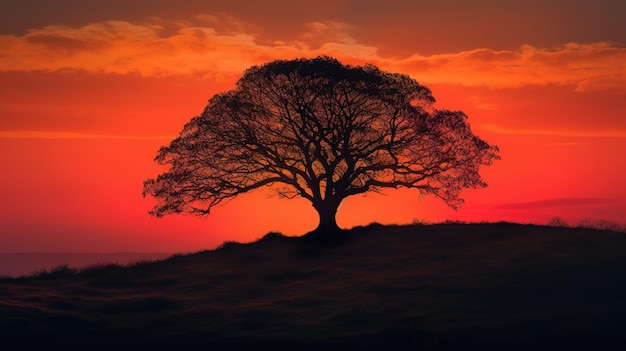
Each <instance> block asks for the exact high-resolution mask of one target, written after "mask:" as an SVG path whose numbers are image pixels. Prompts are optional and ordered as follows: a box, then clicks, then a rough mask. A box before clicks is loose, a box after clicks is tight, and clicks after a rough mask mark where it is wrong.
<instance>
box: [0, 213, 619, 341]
mask: <svg viewBox="0 0 626 351" xmlns="http://www.w3.org/2000/svg"><path fill="white" fill-rule="evenodd" d="M344 235H345V237H346V239H345V240H343V241H337V242H329V243H323V244H321V243H319V242H315V241H310V240H309V241H307V240H305V239H303V238H281V237H277V236H268V237H266V238H265V239H263V240H261V241H259V242H257V243H254V244H247V245H240V244H230V245H226V246H225V247H224V248H222V249H219V250H217V251H207V252H201V253H197V254H194V255H188V256H177V257H173V258H171V259H168V260H165V261H160V262H154V263H144V264H139V265H135V266H131V267H119V266H105V267H94V268H91V269H88V270H85V271H83V272H81V273H78V274H76V273H75V272H72V271H70V270H64V269H58V270H56V271H55V272H53V273H50V274H47V275H40V276H38V277H30V278H21V279H2V280H0V340H1V341H0V342H1V343H2V345H0V349H18V348H19V349H24V348H25V347H32V346H41V347H45V348H46V349H55V347H58V346H62V347H63V348H64V349H65V350H67V349H81V350H83V349H84V350H88V349H109V348H112V347H113V348H117V349H134V350H137V349H146V350H147V349H150V348H152V349H192V348H196V347H201V348H202V349H226V348H229V349H233V348H237V349H265V348H267V347H271V348H272V349H274V350H277V349H293V350H318V349H322V350H329V349H350V350H358V349H387V350H444V349H445V350H447V349H477V348H481V349H494V350H512V349H519V350H527V349H533V350H537V349H540V350H547V349H550V350H552V349H555V350H560V349H563V350H564V349H598V350H599V349H602V350H607V349H616V350H622V349H626V348H624V347H625V346H626V329H625V327H626V234H625V233H615V232H610V231H597V230H591V229H567V228H550V227H539V226H525V225H515V224H506V223H502V224H475V225H474V224H471V225H469V224H468V225H463V224H450V225H432V226H409V227H382V226H370V227H367V228H358V229H354V230H352V231H349V232H347V233H345V234H344Z"/></svg>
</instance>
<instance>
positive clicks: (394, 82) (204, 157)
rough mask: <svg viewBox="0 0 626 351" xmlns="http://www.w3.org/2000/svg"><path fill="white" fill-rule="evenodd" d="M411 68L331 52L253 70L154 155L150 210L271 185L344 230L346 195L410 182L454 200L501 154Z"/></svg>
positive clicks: (199, 209) (199, 211) (204, 205)
mask: <svg viewBox="0 0 626 351" xmlns="http://www.w3.org/2000/svg"><path fill="white" fill-rule="evenodd" d="M434 101H435V99H434V98H433V96H432V95H431V91H430V90H429V89H428V88H427V87H425V86H423V85H420V84H419V83H418V82H417V81H415V80H414V79H412V78H410V77H409V76H407V75H403V74H398V73H389V72H384V71H381V70H380V69H378V68H377V67H375V66H373V65H364V66H350V65H343V64H342V63H340V62H339V61H337V60H335V59H333V58H330V57H317V58H313V59H295V60H277V61H273V62H269V63H267V64H264V65H261V66H253V67H251V68H249V69H248V70H246V72H245V73H244V75H243V77H242V78H241V79H240V80H239V81H238V82H237V85H236V88H235V89H233V90H230V91H226V92H223V93H220V94H217V95H215V96H213V97H212V98H211V99H210V100H209V102H208V105H207V106H206V108H205V109H204V111H203V112H202V114H200V115H199V116H196V117H193V118H192V119H191V121H190V122H188V123H187V124H186V125H185V127H184V128H183V130H182V132H181V133H180V136H178V137H177V138H176V139H175V140H173V141H172V142H171V144H170V145H169V146H165V147H162V148H161V149H160V150H159V152H158V154H157V156H156V161H158V162H159V163H160V164H163V165H169V166H170V167H169V169H168V170H167V171H166V172H164V173H162V174H160V175H159V176H158V177H157V178H156V179H149V180H147V181H145V183H144V196H145V195H151V196H153V197H154V198H156V199H157V204H156V205H155V207H154V209H153V210H152V211H151V213H152V214H153V215H156V216H163V215H167V214H175V213H187V214H196V215H207V214H209V212H210V210H211V208H212V207H213V206H215V205H218V204H220V203H222V202H224V201H225V200H229V199H232V198H234V197H236V196H238V195H240V194H243V193H246V192H248V191H251V190H254V189H257V188H260V187H269V188H271V189H273V190H274V191H275V192H276V193H277V194H279V195H280V196H282V197H285V198H294V197H302V198H305V199H307V200H309V201H310V202H311V203H312V205H313V207H314V208H315V210H317V212H318V213H319V215H320V224H319V227H318V230H321V231H324V230H328V231H330V230H332V229H336V228H337V224H336V221H335V214H336V212H337V208H338V206H339V204H340V203H341V201H342V200H343V199H345V198H346V197H348V196H352V195H357V194H362V193H366V192H369V191H375V192H377V191H381V190H382V189H384V188H413V189H418V190H419V191H420V192H421V193H422V194H432V195H435V196H437V197H439V198H441V199H442V200H443V201H445V203H446V204H448V205H449V206H451V207H453V208H455V209H456V208H457V207H458V206H459V205H461V204H462V202H463V200H462V199H461V198H460V193H461V191H462V190H463V189H464V188H480V187H485V186H486V183H485V182H484V180H483V179H482V177H481V176H480V174H479V168H480V166H483V165H489V164H491V163H492V161H493V160H496V159H499V152H498V148H497V147H496V146H492V145H490V144H488V143H487V142H486V141H484V140H482V139H480V138H479V137H478V136H476V135H474V134H473V133H472V131H471V129H470V126H469V124H468V122H467V116H466V115H465V114H464V113H463V112H461V111H449V110H438V109H435V108H434V107H433V103H434Z"/></svg>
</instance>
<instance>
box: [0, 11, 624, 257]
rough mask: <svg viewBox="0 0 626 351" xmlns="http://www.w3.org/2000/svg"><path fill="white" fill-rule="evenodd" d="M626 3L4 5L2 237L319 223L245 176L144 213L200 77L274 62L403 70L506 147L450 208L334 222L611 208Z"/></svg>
mask: <svg viewBox="0 0 626 351" xmlns="http://www.w3.org/2000/svg"><path fill="white" fill-rule="evenodd" d="M624 13H626V3H624V2H618V1H610V0H606V1H593V2H591V1H524V2H519V1H473V2H466V1H391V0H388V1H384V2H382V1H309V2H306V1H303V2H294V1H277V0H275V1H263V2H249V1H232V0H224V1H212V2H206V1H193V0H181V1H176V2H172V1H156V0H155V1H133V2H129V1H117V0H111V1H90V2H85V1H74V0H58V1H54V2H51V1H44V0H24V1H3V2H2V4H0V158H1V160H2V163H3V167H2V172H0V194H2V195H1V196H2V201H1V202H0V252H37V251H48V252H115V251H139V252H148V251H162V252H188V251H198V250H202V249H207V248H213V247H215V246H216V245H218V244H220V243H221V242H223V241H225V240H237V241H250V240H254V239H257V238H259V237H261V236H263V235H264V234H265V233H267V232H268V231H271V230H276V231H282V232H283V233H286V234H290V235H296V234H303V233H305V232H307V231H309V230H312V229H313V228H315V226H316V214H315V212H314V210H313V209H312V207H311V206H310V205H309V204H308V203H306V201H304V200H278V199H276V198H271V197H270V198H268V195H269V194H267V193H264V192H262V191H261V192H257V193H251V194H248V195H245V196H242V197H241V198H238V199H235V200H234V201H232V202H230V203H228V204H227V205H225V206H222V207H219V208H216V209H215V211H213V213H212V214H211V215H210V216H209V217H207V218H204V219H203V218H197V217H188V216H172V217H166V218H163V219H157V218H152V217H150V216H149V215H148V213H147V212H148V210H149V209H150V208H151V206H152V204H153V202H152V200H151V199H144V198H142V197H141V191H142V182H143V180H145V179H147V178H151V177H155V176H156V175H157V174H158V173H159V172H161V171H163V169H162V168H161V167H160V166H158V165H157V164H155V163H154V162H153V158H154V156H155V155H156V152H157V150H158V148H159V147H160V146H162V145H166V144H167V143H168V142H169V141H170V140H171V139H172V138H174V137H175V136H176V135H177V134H178V133H179V132H180V130H181V128H182V126H183V125H184V124H185V123H186V122H187V121H188V120H189V119H190V118H191V117H193V116H194V115H197V114H199V113H200V112H201V111H202V109H203V108H204V106H205V104H206V101H207V100H208V99H209V98H210V97H211V96H212V95H213V94H215V93H217V92H220V91H224V90H227V89H230V88H232V87H233V85H234V83H235V82H236V80H237V79H238V78H239V77H240V76H241V74H242V73H243V71H244V70H245V69H246V68H248V67H250V66H251V65H255V64H262V63H265V62H267V61H271V60H274V59H289V58H296V57H313V56H317V55H330V56H334V57H336V58H338V59H339V60H341V61H342V62H344V63H350V64H362V63H373V64H375V65H377V66H379V67H380V68H381V69H383V70H387V71H392V72H401V73H406V74H409V75H411V76H412V77H413V78H414V79H416V80H417V81H419V82H420V83H422V84H425V85H427V86H428V87H430V88H431V89H432V91H433V95H434V96H435V98H436V99H437V101H438V102H437V107H440V108H447V109H454V110H456V109H458V110H462V111H464V112H465V113H466V114H468V115H469V121H470V123H471V125H472V128H473V130H474V132H475V133H476V134H478V135H479V136H481V137H482V138H483V139H485V140H487V141H488V142H490V143H492V144H496V145H498V146H499V147H500V150H501V156H502V160H501V161H497V162H496V163H495V164H494V165H493V166H489V167H486V168H484V169H483V171H482V172H481V173H482V174H483V175H484V178H485V180H486V181H487V182H488V184H489V187H488V188H486V189H480V190H468V191H465V192H464V193H463V194H462V195H463V197H464V198H465V200H466V204H465V206H464V207H462V208H461V209H460V210H459V211H457V212H455V211H453V210H451V209H448V208H446V206H445V205H444V204H443V203H442V202H441V201H439V200H437V199H435V198H429V197H424V198H420V197H419V196H418V194H417V193H416V192H413V191H406V190H404V191H402V190H400V191H389V192H388V193H387V194H386V195H385V196H383V195H377V194H376V195H375V194H368V195H367V196H366V197H354V198H348V199H347V200H345V202H344V203H343V204H342V207H341V208H340V212H339V215H338V221H339V224H340V225H341V226H343V227H352V226H355V225H366V224H369V223H371V222H373V221H377V222H381V223H398V224H403V223H411V222H412V221H413V220H423V221H428V222H438V221H443V220H446V219H450V220H465V221H501V220H505V221H515V222H521V223H539V224H543V223H547V222H548V221H549V220H550V219H552V218H554V217H561V218H563V219H564V220H565V221H566V222H568V223H570V224H572V225H575V224H577V223H579V222H580V221H581V220H583V219H585V218H591V219H605V220H610V221H614V222H617V223H619V224H625V223H626V185H625V183H624V179H626V166H624V165H623V162H624V161H623V155H624V153H625V152H626V112H624V111H626V47H625V44H626V22H625V21H623V18H622V17H623V14H624Z"/></svg>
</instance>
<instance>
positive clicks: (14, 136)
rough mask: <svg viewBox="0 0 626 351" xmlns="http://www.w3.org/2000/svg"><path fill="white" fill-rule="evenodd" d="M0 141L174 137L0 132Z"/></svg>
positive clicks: (62, 132)
mask: <svg viewBox="0 0 626 351" xmlns="http://www.w3.org/2000/svg"><path fill="white" fill-rule="evenodd" d="M0 139H119V140H172V139H174V136H171V135H170V136H145V135H141V136H138V135H105V134H89V133H73V132H64V131H45V130H18V131H12V130H0Z"/></svg>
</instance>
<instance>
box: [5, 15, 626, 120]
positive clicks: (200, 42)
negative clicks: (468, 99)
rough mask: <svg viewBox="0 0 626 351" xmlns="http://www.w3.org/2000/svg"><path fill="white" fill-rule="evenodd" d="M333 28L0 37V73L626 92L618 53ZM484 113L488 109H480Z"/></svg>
mask: <svg viewBox="0 0 626 351" xmlns="http://www.w3.org/2000/svg"><path fill="white" fill-rule="evenodd" d="M354 29H355V27H354V26H352V25H350V24H347V23H341V22H332V21H326V22H324V21H320V22H312V23H308V24H306V25H304V26H303V27H302V28H300V31H301V34H300V35H299V36H297V35H296V36H294V37H295V38H297V40H292V41H284V40H282V39H281V38H275V40H270V41H268V40H267V39H265V40H260V39H259V38H258V36H256V35H255V33H256V31H255V29H254V28H253V27H252V26H250V25H246V24H245V23H243V22H242V21H239V20H238V19H236V18H233V17H228V16H219V17H217V16H212V15H202V14H201V15H197V16H195V17H194V18H192V19H190V20H165V19H162V18H153V19H151V21H150V22H149V23H130V22H125V21H105V22H98V23H92V24H89V25H86V26H82V27H70V26H62V25H53V26H46V27H41V28H35V29H31V30H29V31H27V32H26V34H24V35H0V72H1V71H4V72H7V71H60V70H80V71H88V72H97V73H116V74H139V75H142V76H168V75H169V76H171V75H192V76H195V77H205V78H207V77H208V78H213V79H219V78H225V77H228V79H232V78H237V77H239V76H240V75H241V73H242V72H243V71H244V70H245V69H246V68H248V67H250V66H252V65H255V64H261V63H264V62H267V61H271V60H274V59H277V58H281V59H289V58H295V57H313V56H318V55H330V56H335V57H337V58H339V59H340V60H342V61H344V62H348V63H353V64H361V63H366V62H368V63H373V64H376V65H378V66H379V67H381V68H383V69H385V70H390V71H396V72H403V73H407V74H410V75H411V76H413V77H415V78H416V79H418V80H419V81H421V82H424V83H427V84H433V83H437V84H439V83H442V84H454V85H461V86H485V87H492V88H508V87H521V86H525V85H547V84H558V85H567V86H573V87H574V88H575V89H577V90H579V91H588V90H598V89H617V90H619V91H620V92H623V91H624V88H625V87H626V48H625V47H622V46H620V45H617V44H613V43H608V42H598V43H590V44H580V43H569V44H565V45H562V46H559V47H554V48H548V49H545V48H536V47H533V46H530V45H525V46H522V47H520V48H519V49H517V50H493V49H489V48H480V49H475V50H469V51H462V52H456V53H448V54H437V55H429V56H423V55H420V54H419V53H415V54H413V55H411V56H409V57H404V58H396V57H383V56H381V55H380V53H379V51H378V48H376V47H374V46H372V45H368V44H367V43H363V42H359V41H357V40H356V39H354V37H353V36H352V35H351V33H352V32H353V31H354ZM485 108H490V106H485Z"/></svg>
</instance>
